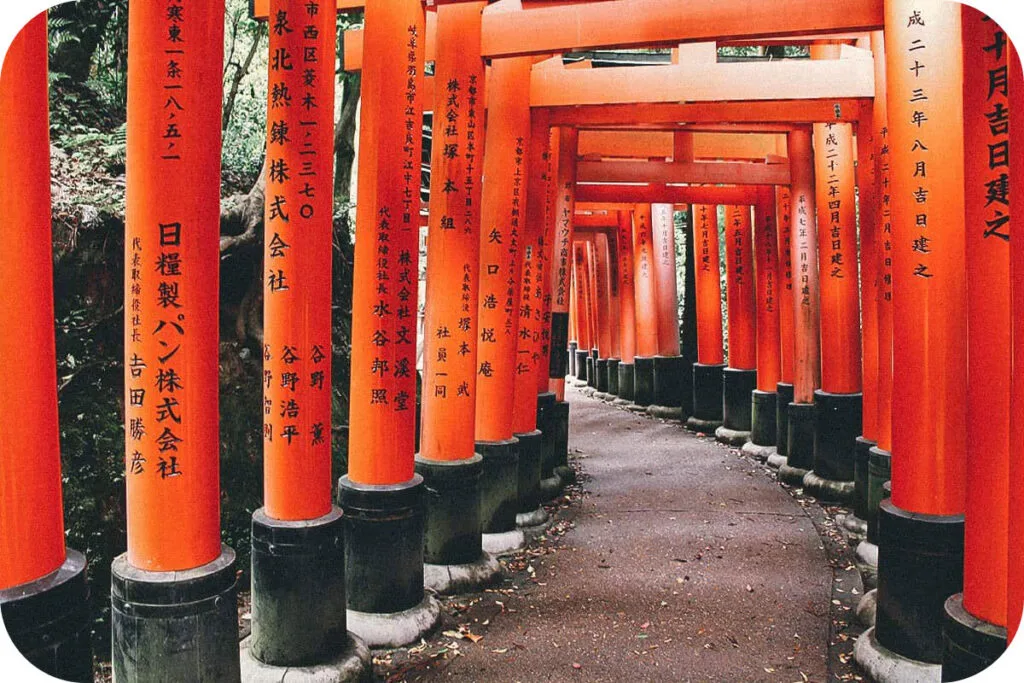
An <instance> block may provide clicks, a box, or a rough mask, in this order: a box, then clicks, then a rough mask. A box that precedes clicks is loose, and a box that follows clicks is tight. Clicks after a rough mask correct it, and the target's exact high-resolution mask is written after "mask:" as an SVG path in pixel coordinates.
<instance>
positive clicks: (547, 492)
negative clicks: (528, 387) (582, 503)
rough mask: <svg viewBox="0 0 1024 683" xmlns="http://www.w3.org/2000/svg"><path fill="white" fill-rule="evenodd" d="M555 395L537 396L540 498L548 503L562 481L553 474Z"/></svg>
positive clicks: (559, 487)
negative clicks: (539, 434)
mask: <svg viewBox="0 0 1024 683" xmlns="http://www.w3.org/2000/svg"><path fill="white" fill-rule="evenodd" d="M554 408H555V394H554V392H551V391H544V392H541V393H539V394H537V429H539V430H540V431H541V442H540V443H541V466H540V497H541V500H544V501H548V500H551V499H552V498H554V497H555V496H557V495H558V494H559V493H560V492H561V490H562V479H561V478H560V477H559V476H558V475H557V474H555V466H556V465H557V464H558V463H557V462H556V458H555V426H554V422H553V420H554Z"/></svg>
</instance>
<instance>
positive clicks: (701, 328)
mask: <svg viewBox="0 0 1024 683" xmlns="http://www.w3.org/2000/svg"><path fill="white" fill-rule="evenodd" d="M693 214H694V216H693V221H692V222H693V244H694V250H695V254H694V262H695V265H694V268H695V271H696V272H695V275H696V283H695V284H696V290H697V302H696V303H697V362H696V363H695V364H694V366H693V415H691V416H690V417H689V418H688V419H687V421H686V425H687V427H689V428H690V429H693V430H695V431H698V432H702V433H706V434H713V433H714V432H715V430H716V429H717V428H718V427H720V426H721V424H722V372H723V370H724V368H725V348H724V335H723V333H722V279H721V272H722V271H721V257H720V249H719V229H718V207H717V206H714V205H707V204H695V205H694V206H693Z"/></svg>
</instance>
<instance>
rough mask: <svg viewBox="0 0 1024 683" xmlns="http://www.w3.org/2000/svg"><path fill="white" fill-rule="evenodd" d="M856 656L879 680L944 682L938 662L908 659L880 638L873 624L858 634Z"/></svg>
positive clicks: (887, 682)
mask: <svg viewBox="0 0 1024 683" xmlns="http://www.w3.org/2000/svg"><path fill="white" fill-rule="evenodd" d="M853 656H854V658H855V659H856V660H857V663H858V664H860V666H861V668H862V669H864V671H865V672H867V674H868V676H870V677H871V680H873V681H875V683H941V681H942V667H941V666H939V665H938V664H929V663H927V662H919V661H916V660H913V659H907V658H906V657H903V656H902V655H899V654H897V653H895V652H893V651H892V650H889V649H888V648H886V647H885V646H884V645H882V644H881V643H879V642H878V638H877V636H876V635H875V629H874V628H873V627H872V628H869V629H868V630H867V631H865V632H864V633H862V634H861V635H860V637H859V638H857V645H856V646H855V647H854V650H853Z"/></svg>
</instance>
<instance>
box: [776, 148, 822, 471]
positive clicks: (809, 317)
mask: <svg viewBox="0 0 1024 683" xmlns="http://www.w3.org/2000/svg"><path fill="white" fill-rule="evenodd" d="M789 164H790V172H791V179H790V197H791V198H790V202H791V205H792V221H793V228H792V233H793V235H792V247H791V257H790V258H791V259H792V262H793V359H794V365H793V402H792V403H790V404H789V407H788V409H787V432H788V434H787V437H786V438H787V441H788V443H787V444H786V465H785V466H784V467H782V468H780V476H781V477H782V478H783V480H784V481H786V482H788V483H792V484H793V485H797V486H802V485H803V478H804V475H805V474H807V472H809V471H810V470H811V468H812V467H813V466H814V428H815V414H816V411H815V409H814V392H815V390H816V389H817V388H818V387H819V386H820V385H821V370H820V367H821V366H820V361H821V358H820V337H819V327H820V326H819V311H818V231H817V229H816V224H815V217H816V215H817V208H816V206H817V202H816V201H815V194H814V188H815V183H814V155H813V152H812V149H811V131H810V130H807V129H800V130H795V131H793V132H791V133H789Z"/></svg>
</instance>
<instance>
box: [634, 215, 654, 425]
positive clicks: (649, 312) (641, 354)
mask: <svg viewBox="0 0 1024 683" xmlns="http://www.w3.org/2000/svg"><path fill="white" fill-rule="evenodd" d="M633 217H634V224H633V282H634V292H635V294H634V298H635V308H636V357H635V358H634V360H633V363H634V367H633V402H634V403H636V404H637V405H638V406H649V405H651V402H652V401H653V400H654V357H655V356H656V355H658V351H659V349H660V345H659V343H658V277H657V273H656V271H655V265H654V262H655V255H654V235H653V232H652V226H651V220H652V215H651V205H650V204H637V205H636V209H635V211H634V213H633Z"/></svg>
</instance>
